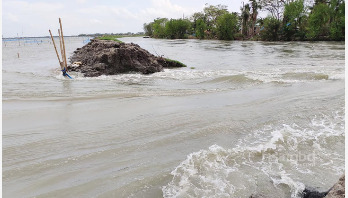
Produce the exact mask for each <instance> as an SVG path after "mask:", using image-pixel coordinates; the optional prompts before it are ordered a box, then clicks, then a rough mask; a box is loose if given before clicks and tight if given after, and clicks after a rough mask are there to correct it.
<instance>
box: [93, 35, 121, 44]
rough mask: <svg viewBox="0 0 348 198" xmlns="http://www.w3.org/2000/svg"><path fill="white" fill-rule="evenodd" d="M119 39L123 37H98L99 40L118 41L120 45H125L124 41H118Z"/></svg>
mask: <svg viewBox="0 0 348 198" xmlns="http://www.w3.org/2000/svg"><path fill="white" fill-rule="evenodd" d="M117 38H121V36H115V35H104V36H101V37H98V38H97V39H100V40H110V41H117V42H119V43H123V42H122V41H120V40H118V39H117Z"/></svg>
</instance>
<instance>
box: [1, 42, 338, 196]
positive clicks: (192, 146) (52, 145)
mask: <svg viewBox="0 0 348 198" xmlns="http://www.w3.org/2000/svg"><path fill="white" fill-rule="evenodd" d="M41 40H42V42H41ZM84 40H85V38H74V37H67V38H66V41H65V42H66V47H67V54H68V55H71V54H72V53H73V51H74V50H75V49H76V48H77V47H81V46H83V45H84V43H83V41H84ZM122 40H123V41H124V42H134V43H137V44H139V45H140V46H141V47H143V48H145V49H147V50H148V51H150V52H151V53H153V54H157V55H162V56H165V57H169V58H172V59H177V60H180V61H181V62H183V63H185V64H187V65H188V67H187V68H179V69H165V70H164V71H163V72H159V73H155V74H152V75H141V74H137V73H131V74H122V75H115V76H100V77H96V78H84V77H82V75H81V74H78V73H71V76H72V77H73V78H74V79H73V80H69V79H65V78H64V77H62V76H61V74H60V71H59V70H58V62H57V60H56V59H57V58H56V55H55V52H54V50H53V46H52V44H51V43H50V41H49V40H48V39H47V38H42V39H40V42H27V43H25V42H23V41H22V43H20V42H19V43H18V41H7V42H3V60H2V61H3V68H2V72H3V92H2V94H3V136H2V137H3V161H2V162H3V196H4V197H249V196H250V195H251V194H263V195H266V196H267V197H299V196H300V192H301V191H302V190H303V189H304V187H305V186H309V187H312V188H317V189H318V190H327V189H328V188H329V187H331V186H332V184H333V183H335V182H336V180H337V179H338V177H339V176H340V175H341V174H342V173H343V172H344V162H345V159H344V137H345V135H344V117H345V115H344V80H345V76H344V59H345V57H344V50H345V46H344V43H342V42H251V41H200V40H156V39H144V38H122ZM19 44H20V45H19ZM18 54H19V58H18Z"/></svg>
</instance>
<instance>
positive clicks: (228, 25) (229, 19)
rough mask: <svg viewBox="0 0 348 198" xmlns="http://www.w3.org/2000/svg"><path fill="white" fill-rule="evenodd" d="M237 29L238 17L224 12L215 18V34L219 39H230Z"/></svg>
mask: <svg viewBox="0 0 348 198" xmlns="http://www.w3.org/2000/svg"><path fill="white" fill-rule="evenodd" d="M237 31H238V19H237V16H236V15H234V14H230V13H226V14H224V15H222V16H220V17H219V18H218V19H217V34H218V38H219V39H220V40H232V39H234V37H233V36H234V34H235V33H236V32H237Z"/></svg>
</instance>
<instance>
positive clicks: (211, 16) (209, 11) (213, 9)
mask: <svg viewBox="0 0 348 198" xmlns="http://www.w3.org/2000/svg"><path fill="white" fill-rule="evenodd" d="M203 13H204V19H205V24H206V25H207V30H208V35H207V36H208V37H209V38H215V37H216V35H217V33H216V23H217V19H218V17H219V16H222V15H224V14H226V13H228V11H227V6H225V5H221V4H219V5H217V6H213V5H208V4H206V7H205V8H204V9H203Z"/></svg>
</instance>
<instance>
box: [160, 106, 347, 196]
mask: <svg viewBox="0 0 348 198" xmlns="http://www.w3.org/2000/svg"><path fill="white" fill-rule="evenodd" d="M332 141H333V142H334V144H336V143H337V144H338V143H341V144H342V147H343V148H344V110H342V111H338V112H335V113H333V114H332V115H318V116H315V117H313V118H312V119H311V123H309V126H307V127H303V126H300V125H298V124H295V123H294V124H291V125H286V124H284V125H283V126H280V127H274V126H266V127H264V129H262V130H259V131H255V132H254V133H252V134H250V135H249V136H248V137H246V138H244V139H243V140H241V141H240V143H238V145H235V146H234V147H233V148H230V149H226V148H223V147H221V146H219V145H212V146H210V147H209V148H208V149H203V150H200V151H198V152H194V153H191V154H189V155H188V156H187V158H186V160H184V161H183V162H181V163H180V165H179V166H177V167H176V168H175V169H174V170H173V171H172V172H171V174H172V175H173V179H172V181H170V182H169V183H168V184H167V185H166V186H164V187H163V188H162V191H163V196H164V197H166V198H167V197H249V196H250V195H252V194H259V193H261V194H262V193H266V194H264V195H266V197H293V198H298V197H301V193H302V191H303V190H304V188H305V181H307V180H313V178H316V179H315V180H320V178H318V175H319V176H321V177H322V179H323V180H325V179H324V178H325V177H326V176H327V175H325V174H328V173H327V172H330V173H331V174H337V175H340V174H342V173H343V172H344V150H343V151H342V152H341V153H339V152H337V153H333V150H334V148H332V147H335V145H332ZM332 161H334V162H333V163H332ZM325 162H326V163H327V165H325ZM324 171H325V172H324ZM331 185H332V184H331Z"/></svg>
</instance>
